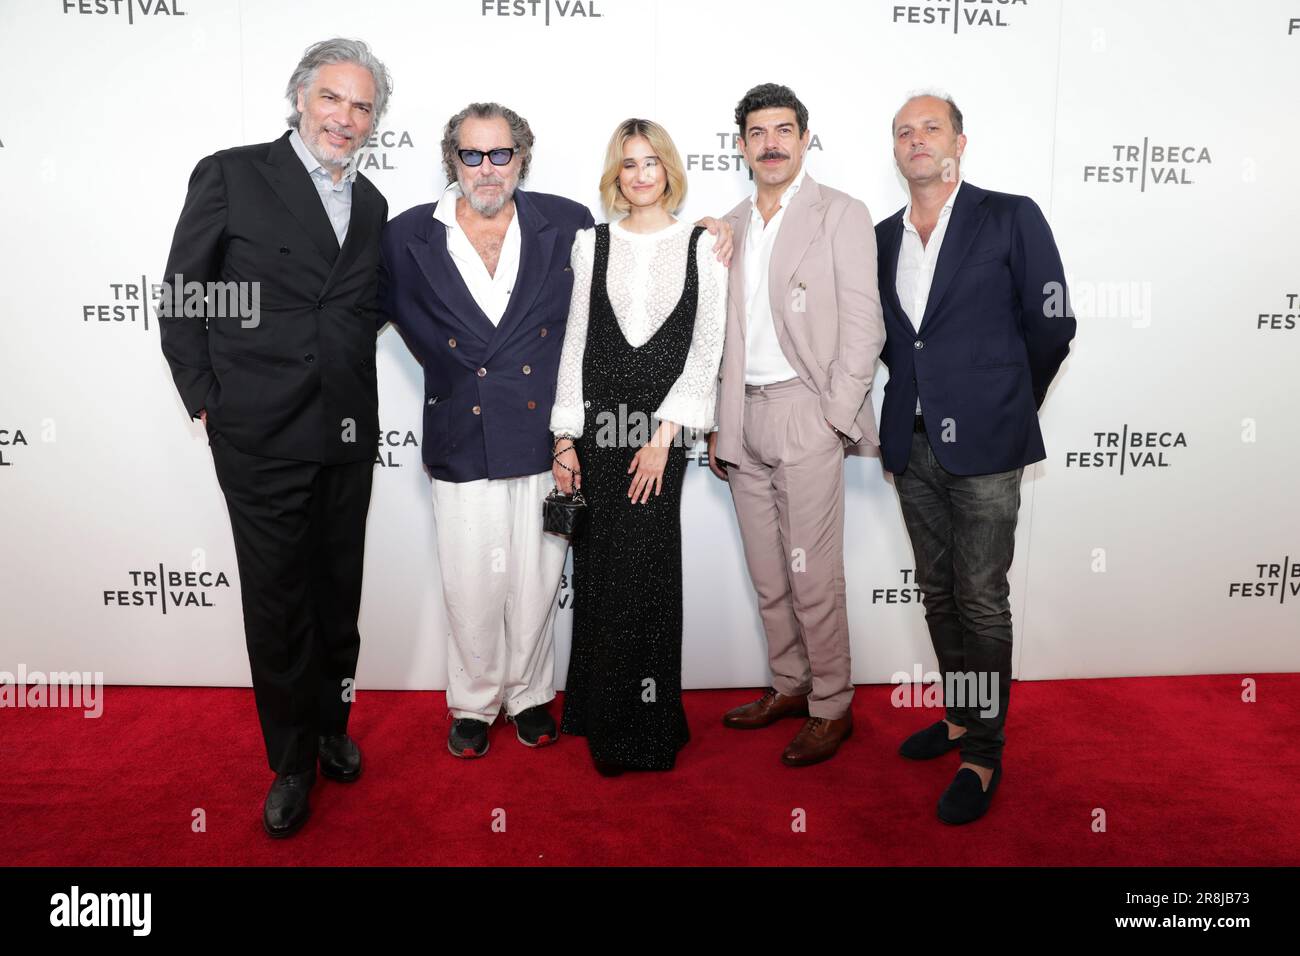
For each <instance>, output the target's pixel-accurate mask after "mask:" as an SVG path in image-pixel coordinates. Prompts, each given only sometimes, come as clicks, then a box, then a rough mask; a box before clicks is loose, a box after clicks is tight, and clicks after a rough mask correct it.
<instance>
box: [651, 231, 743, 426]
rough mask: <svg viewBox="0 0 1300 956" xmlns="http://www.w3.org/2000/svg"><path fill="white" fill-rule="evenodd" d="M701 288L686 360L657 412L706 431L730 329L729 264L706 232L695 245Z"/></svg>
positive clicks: (716, 395)
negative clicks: (725, 342)
mask: <svg viewBox="0 0 1300 956" xmlns="http://www.w3.org/2000/svg"><path fill="white" fill-rule="evenodd" d="M695 261H696V265H697V271H698V274H699V288H698V294H697V300H696V305H695V330H694V332H693V333H692V334H691V345H690V348H689V349H688V350H687V353H686V364H685V365H684V366H683V367H682V374H681V375H679V376H678V377H677V381H676V382H674V383H673V387H672V388H671V389H669V391H668V394H667V395H666V396H665V397H664V401H663V404H662V405H660V406H659V409H658V411H656V412H655V417H656V418H658V419H660V420H661V421H669V422H676V423H677V424H678V425H681V426H682V427H683V428H687V429H694V430H697V431H701V432H707V431H709V430H711V429H712V428H713V417H714V412H715V410H716V407H717V399H718V367H719V366H720V365H721V364H722V342H723V337H724V336H725V335H726V331H727V267H726V266H724V265H723V264H722V263H721V262H719V261H718V259H717V256H715V255H714V254H713V236H711V235H709V233H707V232H706V233H704V234H703V235H701V236H700V238H699V241H698V242H697V243H696V246H695Z"/></svg>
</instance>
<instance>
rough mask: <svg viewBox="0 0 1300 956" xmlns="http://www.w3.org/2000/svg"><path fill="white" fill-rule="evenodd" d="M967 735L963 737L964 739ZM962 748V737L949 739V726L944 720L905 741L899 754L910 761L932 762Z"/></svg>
mask: <svg viewBox="0 0 1300 956" xmlns="http://www.w3.org/2000/svg"><path fill="white" fill-rule="evenodd" d="M964 736H965V734H963V735H962V737H964ZM960 746H961V737H956V738H954V739H952V740H949V739H948V725H947V724H946V723H944V722H943V721H942V720H941V721H939V722H938V723H937V724H931V725H930V726H929V727H926V728H925V729H924V730H918V731H917V732H916V733H914V734H912V736H910V737H908V738H907V739H906V740H904V741H903V743H902V745H901V746H900V747H899V748H898V752H899V753H900V754H902V755H903V756H904V757H906V758H907V759H908V760H931V759H933V758H934V757H942V756H943V755H944V754H946V753H948V752H949V751H950V750H956V749H957V748H958V747H960Z"/></svg>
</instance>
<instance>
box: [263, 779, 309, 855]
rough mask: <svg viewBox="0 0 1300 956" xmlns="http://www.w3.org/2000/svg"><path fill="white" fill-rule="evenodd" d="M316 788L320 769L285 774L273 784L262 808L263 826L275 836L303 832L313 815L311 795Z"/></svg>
mask: <svg viewBox="0 0 1300 956" xmlns="http://www.w3.org/2000/svg"><path fill="white" fill-rule="evenodd" d="M315 785H316V770H315V768H312V769H311V770H308V771H307V772H306V773H282V774H279V775H277V776H276V778H275V782H274V783H273V784H271V791H270V792H269V793H268V794H267V795H266V803H265V804H264V805H263V807H262V826H263V827H264V828H265V829H266V832H267V833H268V834H269V835H271V836H273V837H277V838H279V837H287V836H292V835H293V834H295V833H297V832H298V831H299V830H300V829H302V825H303V824H304V823H306V822H307V817H309V816H311V804H309V803H308V802H307V794H308V793H309V792H311V788H312V787H314V786H315Z"/></svg>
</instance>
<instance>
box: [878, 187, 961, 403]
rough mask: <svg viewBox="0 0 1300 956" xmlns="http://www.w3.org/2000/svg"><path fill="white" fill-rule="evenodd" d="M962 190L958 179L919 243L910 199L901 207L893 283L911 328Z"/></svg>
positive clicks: (919, 312)
mask: <svg viewBox="0 0 1300 956" xmlns="http://www.w3.org/2000/svg"><path fill="white" fill-rule="evenodd" d="M959 189H961V180H958V181H957V185H956V186H954V187H953V190H952V192H950V193H949V194H948V199H947V201H946V202H945V203H944V204H943V209H941V210H940V211H939V221H938V222H937V223H935V226H934V231H933V232H931V233H930V241H929V242H926V243H922V242H921V234H920V233H919V232H917V231H916V226H914V225H912V200H911V199H910V198H909V199H908V200H907V208H906V209H904V210H903V242H902V245H901V246H900V247H899V250H898V270H897V271H896V272H895V273H894V286H895V288H897V290H898V302H899V304H900V305H902V307H903V311H904V312H905V313H907V318H908V319H909V320H910V321H911V323H912V328H914V329H916V330H917V332H920V331H921V320H922V319H923V318H924V317H925V306H926V303H927V302H928V301H929V300H930V286H931V285H932V284H933V283H934V267H935V265H937V264H938V262H939V250H940V249H941V248H942V247H943V237H944V235H945V234H946V233H947V232H948V222H949V220H950V219H951V218H952V204H953V203H954V202H955V201H956V200H957V191H958V190H959ZM916 413H917V414H918V415H919V414H921V397H920V396H919V395H918V396H917V398H916Z"/></svg>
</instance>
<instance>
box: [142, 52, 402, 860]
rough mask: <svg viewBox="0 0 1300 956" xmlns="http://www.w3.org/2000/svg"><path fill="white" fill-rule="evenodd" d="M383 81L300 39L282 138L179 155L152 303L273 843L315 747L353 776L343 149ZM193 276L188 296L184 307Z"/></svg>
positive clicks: (353, 392)
mask: <svg viewBox="0 0 1300 956" xmlns="http://www.w3.org/2000/svg"><path fill="white" fill-rule="evenodd" d="M390 92H391V84H390V82H389V78H388V71H387V70H386V69H385V67H384V65H383V64H382V63H381V62H380V61H379V60H378V59H376V58H375V56H374V55H373V54H372V53H371V52H370V50H369V48H368V47H367V46H366V45H365V44H364V43H362V42H360V41H357V40H343V39H334V40H325V41H322V42H320V43H317V44H315V45H313V46H311V47H310V48H309V49H308V50H307V52H306V53H305V54H304V56H303V58H302V61H301V62H300V63H299V64H298V67H297V69H296V70H295V71H294V73H293V76H292V77H291V78H290V81H289V85H288V89H287V91H286V93H287V96H288V99H289V104H290V107H291V115H290V117H289V126H290V130H289V132H287V133H285V135H283V136H281V137H280V138H279V139H277V140H276V141H274V142H272V143H261V144H258V145H256V146H243V147H238V148H235V149H226V150H221V151H220V152H217V153H214V154H213V155H211V156H208V157H205V158H204V159H203V160H201V161H200V162H199V164H198V166H196V167H195V169H194V173H193V175H192V176H191V177H190V183H189V192H188V194H187V196H186V197H185V206H184V208H183V209H182V210H181V216H180V221H179V222H178V223H177V225H176V234H175V236H174V238H173V240H172V247H171V254H170V256H169V257H168V260H167V270H166V273H165V275H166V284H167V288H165V289H164V290H163V291H164V295H163V305H162V307H160V310H159V311H160V321H159V328H160V331H161V335H162V350H163V354H164V355H165V356H166V358H167V362H168V364H169V365H170V366H171V370H172V375H173V377H174V379H175V381H176V388H177V390H178V391H179V392H180V396H181V401H182V402H183V403H184V405H185V409H186V411H188V412H189V413H190V415H191V417H193V418H198V419H201V420H202V421H203V422H204V424H205V426H206V428H207V433H208V443H209V445H210V446H211V450H212V460H213V464H214V466H215V468H216V473H217V480H218V482H219V483H220V485H221V490H222V492H223V493H224V495H225V498H226V504H227V507H228V510H229V512H230V524H231V529H232V531H233V535H234V543H235V554H236V556H237V559H238V565H239V577H240V585H241V596H242V600H243V609H244V631H245V637H246V639H247V642H248V657H249V663H250V665H251V668H252V678H253V691H254V696H255V699H256V701H257V711H258V716H259V718H260V720H261V724H262V735H263V738H264V739H265V742H266V751H267V758H268V760H269V762H270V764H271V769H272V770H273V771H275V774H276V778H275V782H274V783H273V784H272V786H271V790H270V793H269V794H268V795H267V798H266V802H265V805H264V807H263V813H262V822H263V826H264V827H265V828H266V831H267V833H268V834H270V835H271V836H273V837H283V836H288V835H290V834H292V833H294V832H296V831H297V830H298V828H299V827H301V826H302V824H303V823H304V822H306V819H307V815H308V813H309V811H310V807H309V804H308V799H307V794H308V792H309V791H310V789H311V788H312V786H314V784H315V782H316V765H317V761H318V759H319V762H320V770H321V773H322V774H324V775H325V776H327V777H330V778H331V779H335V780H341V781H352V780H355V779H356V778H357V777H358V776H359V775H360V773H361V753H360V751H359V749H358V748H357V745H356V743H355V742H354V741H353V740H352V739H351V737H349V736H348V734H347V723H348V711H349V705H350V702H351V700H352V696H353V695H352V690H353V683H354V677H355V674H356V665H357V654H358V650H359V648H360V640H361V638H360V634H359V633H358V631H357V614H358V611H359V608H360V603H361V570H362V557H363V548H364V544H365V531H366V512H367V510H368V508H369V504H370V485H371V477H372V468H373V465H374V459H375V445H376V443H377V439H378V433H379V417H378V394H377V390H376V385H375V336H376V334H377V331H378V329H379V327H380V326H381V325H382V321H381V320H380V318H379V316H380V313H379V310H378V308H377V302H376V297H377V279H378V269H377V267H378V262H379V236H380V232H381V230H382V228H383V225H384V222H385V221H386V220H387V218H388V204H387V203H386V202H385V201H384V197H383V196H382V195H380V193H379V191H378V190H377V189H376V188H375V187H374V186H373V185H372V184H371V183H370V181H369V180H368V179H366V177H365V176H363V175H361V174H360V173H359V172H357V170H356V160H355V156H356V153H357V150H358V149H360V147H361V146H362V145H363V144H364V143H365V141H366V139H367V138H368V137H369V136H370V133H371V130H372V129H373V128H374V126H375V124H376V123H377V122H378V121H379V118H380V117H381V116H382V115H383V112H384V108H385V105H386V104H387V100H388V96H389V93H390ZM195 283H198V284H199V285H195ZM196 289H203V290H204V292H205V296H204V298H203V301H202V306H201V307H200V308H191V307H190V305H192V304H193V303H194V302H197V301H198V300H197V297H195V296H192V295H191V290H196ZM182 290H184V294H183V295H182ZM182 300H184V301H185V302H186V305H185V306H184V307H183V308H182V307H179V306H181V303H182ZM231 303H238V304H239V305H240V306H242V307H241V308H237V309H235V308H230V304H231ZM250 303H251V305H252V308H249V307H248V306H249V305H250ZM231 312H236V313H237V314H233V315H232V314H230V313H231Z"/></svg>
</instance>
